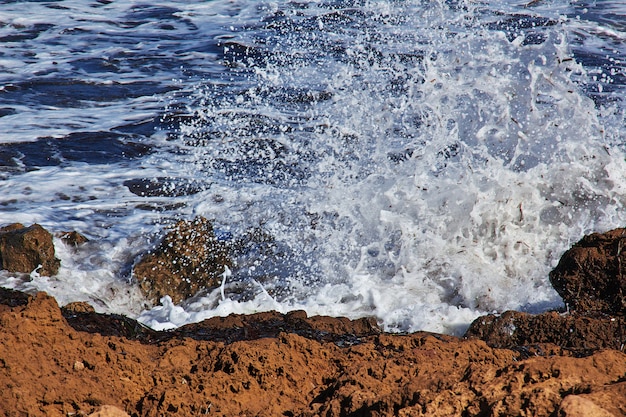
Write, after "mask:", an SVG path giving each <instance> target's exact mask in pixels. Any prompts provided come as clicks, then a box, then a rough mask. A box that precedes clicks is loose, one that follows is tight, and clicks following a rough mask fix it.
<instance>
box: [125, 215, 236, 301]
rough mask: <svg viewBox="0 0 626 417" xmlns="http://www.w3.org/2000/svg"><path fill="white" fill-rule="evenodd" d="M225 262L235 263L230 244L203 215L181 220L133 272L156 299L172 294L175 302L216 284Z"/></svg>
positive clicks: (153, 299)
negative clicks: (222, 239) (220, 238)
mask: <svg viewBox="0 0 626 417" xmlns="http://www.w3.org/2000/svg"><path fill="white" fill-rule="evenodd" d="M225 266H228V267H232V262H231V260H230V258H229V257H228V251H227V247H226V245H225V243H224V242H221V241H219V240H218V239H217V238H216V237H215V234H214V233H213V226H212V224H211V222H210V221H209V220H207V219H205V218H204V217H197V218H196V219H194V220H193V221H179V222H178V223H176V225H175V226H174V227H173V228H172V230H171V231H170V232H169V233H167V235H166V236H165V237H164V238H163V240H162V241H161V243H160V244H159V246H158V247H157V248H156V249H155V250H153V251H151V252H150V253H148V254H146V255H145V256H143V257H142V258H141V260H140V261H139V262H137V264H136V265H135V266H134V268H133V274H134V276H135V278H136V279H137V281H138V282H139V287H140V288H141V290H142V292H143V293H144V295H145V296H146V298H147V299H148V300H150V301H152V302H154V303H156V302H158V300H159V299H160V298H161V297H163V296H165V295H169V296H170V297H171V298H172V301H174V303H179V302H181V301H183V300H185V299H186V298H189V297H191V296H193V295H194V294H196V293H197V292H198V291H200V290H202V289H206V288H213V287H217V286H219V285H220V283H221V279H222V278H221V274H222V273H223V272H224V271H225Z"/></svg>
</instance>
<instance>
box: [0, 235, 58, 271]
mask: <svg viewBox="0 0 626 417" xmlns="http://www.w3.org/2000/svg"><path fill="white" fill-rule="evenodd" d="M0 260H1V262H2V269H6V270H8V271H10V272H24V273H30V272H32V271H34V270H35V269H37V272H38V273H39V274H41V275H45V276H53V275H55V274H56V273H57V272H58V270H59V266H60V264H61V261H59V260H58V259H56V258H55V256H54V244H53V243H52V235H51V234H50V232H48V231H47V230H46V229H44V228H43V227H41V226H40V225H38V224H33V225H32V226H29V227H25V226H24V225H22V224H19V223H14V224H11V225H9V226H5V227H3V228H1V229H0ZM40 266H41V267H40Z"/></svg>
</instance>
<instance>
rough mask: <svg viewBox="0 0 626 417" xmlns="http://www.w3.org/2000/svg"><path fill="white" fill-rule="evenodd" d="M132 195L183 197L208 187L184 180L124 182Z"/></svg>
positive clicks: (161, 179)
mask: <svg viewBox="0 0 626 417" xmlns="http://www.w3.org/2000/svg"><path fill="white" fill-rule="evenodd" d="M124 185H125V186H126V187H127V188H128V191H130V192H131V193H133V194H135V195H138V196H141V197H181V196H187V195H193V194H197V193H199V192H200V191H203V190H204V189H205V188H206V186H205V185H203V184H201V183H200V182H195V181H190V180H186V179H182V178H169V177H158V178H135V179H132V180H126V181H124Z"/></svg>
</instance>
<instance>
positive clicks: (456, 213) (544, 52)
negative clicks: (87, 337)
mask: <svg viewBox="0 0 626 417" xmlns="http://www.w3.org/2000/svg"><path fill="white" fill-rule="evenodd" d="M625 41H626V6H624V5H623V4H622V3H621V2H619V1H610V0H606V1H602V0H596V1H583V0H580V1H576V0H570V1H567V0H524V1H522V0H497V1H470V0H465V1H463V0H449V1H438V0H432V1H427V0H421V1H420V0H413V1H408V0H407V1H395V0H394V1H392V0H389V1H347V0H345V1H344V0H338V1H289V2H287V1H284V2H283V1H277V2H264V1H252V0H233V1H225V0H224V1H222V0H215V1H208V2H205V1H203V2H177V1H163V2H158V3H150V4H148V3H142V2H108V1H101V0H100V1H92V2H84V1H72V0H65V1H57V2H4V3H3V4H1V5H0V116H1V117H0V132H1V137H0V164H1V166H0V223H2V224H8V223H12V222H21V223H24V224H31V223H35V222H36V223H40V224H42V225H43V226H44V227H46V228H48V229H49V230H50V231H52V232H53V233H59V232H62V231H67V230H77V231H79V232H81V233H83V234H84V235H86V236H87V237H88V238H89V239H90V241H89V242H88V243H87V244H86V245H84V246H83V247H82V248H80V249H79V250H75V249H73V248H70V247H67V246H65V245H64V244H63V243H61V241H60V239H59V238H55V246H56V251H57V256H58V257H59V258H60V259H61V269H60V271H59V273H58V275H56V276H54V277H46V276H41V275H40V274H39V273H38V272H37V271H33V272H32V273H31V274H15V273H8V272H6V271H3V272H1V273H0V285H2V286H6V287H10V288H17V289H20V290H25V291H31V292H33V291H38V290H43V291H47V292H48V293H50V294H51V295H53V296H55V297H56V298H57V299H58V300H59V303H60V304H65V303H67V302H71V301H88V302H90V303H92V304H93V305H94V306H95V307H96V309H97V310H98V311H102V312H109V313H112V312H114V313H122V314H127V315H129V316H132V317H135V318H138V319H139V320H140V321H142V322H143V323H145V324H147V325H149V326H152V327H154V328H156V329H167V328H172V327H176V326H180V325H183V324H185V323H189V322H195V321H199V320H202V319H204V318H208V317H211V316H216V315H227V314H230V313H252V312H257V311H265V310H278V311H281V312H286V311H289V310H294V309H304V310H306V311H307V312H308V313H309V314H325V315H337V316H338V315H341V316H347V317H351V318H356V317H362V316H375V317H376V318H377V319H378V320H379V322H380V323H381V325H382V326H383V327H384V328H385V329H386V330H389V331H415V330H428V331H436V332H445V333H451V334H462V333H463V331H464V330H465V329H466V328H467V326H468V325H469V323H471V321H472V320H473V319H475V318H476V317H478V316H479V315H481V314H485V313H491V312H502V311H505V310H509V309H515V310H521V311H529V312H534V313H536V312H541V311H546V310H548V309H553V308H559V307H562V300H561V299H560V298H559V296H558V295H557V294H556V292H555V291H554V290H553V289H552V288H551V286H550V283H549V279H548V273H549V271H550V270H551V269H552V268H553V267H554V266H555V265H556V263H557V262H558V260H559V257H560V256H561V254H562V253H563V251H564V250H566V249H567V248H568V247H569V246H570V245H571V244H573V243H574V242H576V241H577V240H578V239H580V238H581V237H582V236H583V235H584V234H587V233H590V232H594V231H605V230H609V229H611V228H615V227H619V226H623V225H624V217H626V216H625V214H624V211H623V208H624V207H623V206H624V202H625V201H626V189H625V188H624V185H623V184H624V176H625V174H626V163H625V161H624V157H625V155H624V151H625V150H624V143H625V141H624V139H625V138H624V136H625V134H626V129H625V127H624V118H623V109H624V103H623V97H624V95H623V94H624V88H625V85H626V78H625V77H626V73H625V71H626V70H625V65H624V60H625V59H626V46H624V45H626V42H625ZM148 183H149V184H159V187H158V188H159V191H158V192H154V193H152V192H150V193H146V195H143V196H142V195H137V194H134V193H133V192H131V191H132V190H131V188H132V184H139V185H141V184H148ZM196 216H204V217H207V218H210V219H212V220H213V222H214V227H215V229H216V231H217V235H218V237H219V238H220V239H223V240H225V241H234V240H237V239H240V238H241V237H242V236H245V235H246V234H247V233H249V232H250V231H253V230H254V231H260V233H262V234H263V235H264V236H269V237H270V238H268V240H271V242H272V244H271V245H270V247H269V248H268V247H265V248H263V247H254V245H252V246H250V247H248V250H247V251H246V252H245V253H240V254H238V256H237V259H235V261H236V264H235V265H234V267H233V268H232V269H231V270H230V271H228V270H225V274H224V275H223V277H222V285H221V286H220V287H219V288H216V289H213V290H208V291H204V292H202V293H200V294H198V295H197V296H195V297H193V298H192V299H190V300H187V301H186V302H184V303H182V304H180V305H174V304H173V303H172V302H171V299H170V298H169V297H164V298H163V299H162V300H161V304H160V305H156V306H153V305H151V304H150V303H149V302H148V301H147V300H145V299H144V298H143V297H142V296H141V293H140V292H139V291H138V289H137V287H136V285H134V277H133V276H132V265H133V263H134V262H136V260H137V259H138V257H140V256H141V255H142V254H143V253H145V252H146V251H147V250H149V249H150V248H151V247H152V246H153V245H154V244H155V243H156V242H157V241H158V239H159V237H160V236H162V234H163V232H164V231H165V230H167V227H168V226H170V225H172V224H173V223H174V222H175V221H177V220H180V219H187V220H190V219H192V218H194V217H196Z"/></svg>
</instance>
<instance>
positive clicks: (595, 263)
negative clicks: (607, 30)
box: [550, 229, 626, 315]
mask: <svg viewBox="0 0 626 417" xmlns="http://www.w3.org/2000/svg"><path fill="white" fill-rule="evenodd" d="M624 249H626V229H615V230H612V231H610V232H606V233H602V234H600V233H593V234H591V235H588V236H585V237H583V238H582V239H581V240H580V241H579V242H578V243H576V244H575V245H574V246H572V248H571V249H569V250H568V251H567V252H565V254H563V256H562V257H561V260H560V261H559V264H558V265H557V267H556V268H555V269H554V270H553V271H552V272H551V273H550V282H551V283H552V285H553V286H554V288H555V289H556V290H557V292H558V293H559V295H560V296H561V297H563V300H564V301H565V303H566V304H567V305H568V306H569V308H570V309H572V310H576V311H578V312H598V311H599V312H603V313H606V314H620V315H624V314H626V270H624V269H623V268H626V251H624Z"/></svg>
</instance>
